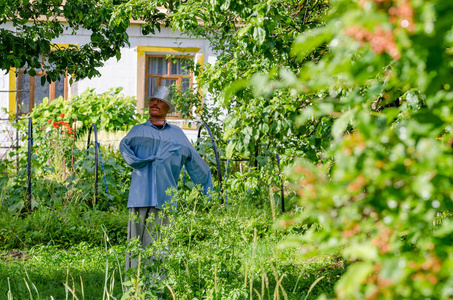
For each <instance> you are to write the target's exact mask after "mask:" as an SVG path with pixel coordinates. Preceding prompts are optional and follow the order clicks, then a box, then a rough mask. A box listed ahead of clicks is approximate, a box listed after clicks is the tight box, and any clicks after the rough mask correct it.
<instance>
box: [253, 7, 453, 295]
mask: <svg viewBox="0 0 453 300" xmlns="http://www.w3.org/2000/svg"><path fill="white" fill-rule="evenodd" d="M331 6H332V10H331V11H330V13H329V15H328V17H327V18H326V19H325V22H326V25H325V26H323V27H320V28H315V29H311V30H309V31H307V32H305V33H304V34H302V35H301V36H299V37H298V38H297V40H296V41H295V43H294V45H293V48H292V55H294V56H295V57H298V58H299V59H301V61H303V62H304V64H303V65H302V67H301V69H300V71H299V72H298V73H294V74H292V75H288V76H289V77H292V78H294V80H293V81H292V82H284V83H283V84H282V82H281V80H279V79H278V78H277V79H276V78H274V76H273V74H269V75H268V76H265V77H264V76H263V77H262V79H261V80H259V81H255V82H254V81H253V79H252V80H250V84H251V85H254V86H255V91H256V93H257V94H258V95H261V96H263V97H266V94H263V86H265V87H267V88H275V87H277V88H278V87H280V88H282V89H283V90H287V89H293V90H294V91H296V93H295V94H294V97H295V99H297V98H298V97H300V96H299V95H305V94H307V93H308V94H319V95H320V98H319V99H316V100H312V101H311V102H310V105H308V106H307V107H306V108H305V109H304V111H303V113H302V114H301V116H300V117H299V118H297V120H294V121H297V123H298V124H299V125H300V126H306V124H312V120H314V119H319V118H324V117H334V118H335V120H334V122H333V124H332V128H331V135H332V138H333V140H332V144H331V146H330V147H329V148H328V149H326V150H328V151H326V152H325V153H324V154H323V155H325V158H326V161H327V163H325V164H319V165H316V166H315V165H313V164H312V163H311V162H310V161H307V160H300V161H299V162H298V163H296V164H295V166H294V167H292V168H290V169H289V170H288V173H287V174H288V176H290V177H291V178H292V181H293V182H294V188H295V189H296V190H297V191H298V193H299V195H300V199H301V200H300V203H301V205H302V206H303V209H304V212H303V214H302V215H300V216H299V218H302V220H304V219H305V218H307V217H309V218H315V219H316V221H317V222H318V224H319V225H320V226H321V227H322V230H315V229H314V228H313V229H311V230H309V231H307V232H305V233H304V234H303V235H301V236H299V237H297V238H295V239H293V240H292V242H291V243H292V244H293V243H295V244H296V245H299V247H302V248H301V250H302V254H303V255H304V256H305V257H311V256H315V255H320V254H321V253H330V252H332V251H337V250H338V249H341V254H342V256H343V257H344V258H345V259H347V260H349V261H351V262H354V263H353V264H351V265H350V266H349V267H348V270H347V272H346V273H345V274H344V275H343V276H342V279H341V280H340V282H339V283H338V284H337V286H336V294H337V297H338V298H339V299H363V298H369V299H375V298H399V299H414V298H426V297H429V298H437V299H448V298H450V297H451V296H452V294H451V288H450V286H451V280H452V277H451V274H450V272H449V271H448V270H449V269H450V268H451V265H452V260H451V256H450V255H449V253H450V252H451V250H452V249H451V243H450V241H449V239H448V238H447V236H448V235H449V234H451V232H452V230H453V226H452V222H451V214H450V213H449V211H451V208H452V204H453V203H452V197H451V189H452V186H451V177H452V175H453V174H452V172H451V170H452V164H453V160H452V155H451V154H452V148H451V139H452V132H451V122H452V119H453V117H452V114H451V111H452V102H451V99H452V93H451V91H450V88H451V86H452V78H451V76H450V74H451V71H452V70H451V68H452V64H451V62H452V56H451V46H452V41H451V34H452V29H451V23H450V22H449V20H450V19H451V17H452V14H451V11H452V8H453V7H452V4H451V3H449V2H448V3H447V2H445V1H431V2H425V1H371V0H370V1H343V0H338V1H332V4H331ZM326 46H327V49H326V50H327V52H326V53H325V55H324V56H323V57H321V58H320V59H319V61H316V62H315V61H309V60H308V61H306V57H307V55H311V54H312V53H313V52H314V51H319V49H320V48H319V47H321V48H325V47H326ZM282 70H283V71H284V72H287V69H285V68H283V69H282ZM281 72H282V71H281ZM265 89H266V88H264V90H265ZM267 97H269V96H267ZM441 212H444V213H442V214H440V213H441ZM437 215H440V217H436V216H437ZM285 224H286V223H285Z"/></svg>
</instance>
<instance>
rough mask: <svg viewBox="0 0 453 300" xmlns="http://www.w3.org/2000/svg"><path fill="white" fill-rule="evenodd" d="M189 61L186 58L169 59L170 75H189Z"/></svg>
mask: <svg viewBox="0 0 453 300" xmlns="http://www.w3.org/2000/svg"><path fill="white" fill-rule="evenodd" d="M189 65H190V62H189V59H188V58H173V59H171V65H170V66H171V74H175V75H189V74H190V70H189Z"/></svg>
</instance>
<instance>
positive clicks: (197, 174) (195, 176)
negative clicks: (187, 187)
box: [185, 147, 213, 198]
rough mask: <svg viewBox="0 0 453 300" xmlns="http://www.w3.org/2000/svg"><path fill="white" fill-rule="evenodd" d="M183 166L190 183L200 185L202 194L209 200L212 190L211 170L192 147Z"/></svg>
mask: <svg viewBox="0 0 453 300" xmlns="http://www.w3.org/2000/svg"><path fill="white" fill-rule="evenodd" d="M185 166H186V170H187V173H189V175H190V178H192V181H193V182H194V183H195V184H200V185H201V186H202V187H203V193H204V194H205V195H206V196H209V198H211V193H210V191H211V190H212V189H213V186H212V175H211V169H210V168H209V166H208V164H207V163H206V162H205V161H204V160H203V159H202V158H201V156H200V155H199V154H198V153H197V151H195V149H194V148H193V147H192V149H191V151H190V155H189V157H188V158H187V160H186V163H185Z"/></svg>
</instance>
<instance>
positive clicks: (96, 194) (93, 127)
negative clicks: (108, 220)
mask: <svg viewBox="0 0 453 300" xmlns="http://www.w3.org/2000/svg"><path fill="white" fill-rule="evenodd" d="M92 129H94V206H96V204H97V199H98V131H97V129H96V124H94V123H93V124H91V126H90V128H89V130H88V142H87V149H88V148H90V137H91V131H92Z"/></svg>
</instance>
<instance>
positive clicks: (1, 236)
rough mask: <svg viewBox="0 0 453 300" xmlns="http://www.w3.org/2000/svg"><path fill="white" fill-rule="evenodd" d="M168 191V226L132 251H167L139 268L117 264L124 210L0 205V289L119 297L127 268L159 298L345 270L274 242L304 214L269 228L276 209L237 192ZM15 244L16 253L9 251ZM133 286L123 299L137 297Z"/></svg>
mask: <svg viewBox="0 0 453 300" xmlns="http://www.w3.org/2000/svg"><path fill="white" fill-rule="evenodd" d="M244 197H245V195H244ZM175 199H177V200H178V209H176V210H175V209H172V210H171V211H170V212H169V218H170V223H171V226H169V227H164V228H163V229H162V232H161V233H162V235H161V238H162V239H163V243H154V244H153V246H152V247H150V248H148V249H145V250H143V249H136V250H135V253H137V254H138V253H141V257H150V256H152V255H155V254H156V253H163V252H162V251H166V250H168V247H169V249H170V251H167V253H168V255H166V258H165V259H164V260H161V261H159V262H158V263H157V262H156V263H153V264H150V265H145V266H144V270H143V271H142V272H141V274H140V276H139V278H135V277H136V275H135V273H133V272H130V273H129V274H125V270H124V266H125V253H126V241H125V240H126V226H127V211H126V210H122V209H119V210H114V209H110V210H107V211H99V210H92V209H90V208H87V207H82V206H78V205H75V204H71V205H67V206H55V207H54V208H49V207H46V206H40V207H38V208H36V209H35V210H34V211H33V213H31V214H29V215H22V216H19V215H18V216H12V215H9V214H8V212H7V211H6V210H3V211H2V212H1V213H0V221H1V223H2V224H3V229H0V245H1V247H2V248H0V251H2V252H1V253H2V254H1V256H0V298H1V299H7V294H8V292H10V293H11V295H12V296H13V299H51V298H50V297H51V296H52V297H53V299H55V300H56V299H108V296H107V294H106V293H105V290H106V289H107V290H108V292H109V295H111V296H113V297H114V298H116V299H121V298H122V295H123V293H124V290H123V287H122V282H124V281H126V278H128V280H127V281H128V282H129V283H131V284H132V283H133V282H134V280H136V279H137V280H138V281H141V282H144V283H147V284H146V287H147V290H148V291H149V292H151V293H154V294H155V293H156V292H159V291H160V292H162V291H163V292H164V293H163V294H160V295H159V297H162V298H163V299H173V295H174V298H175V299H213V300H214V299H215V300H219V299H228V300H232V299H263V300H264V299H268V300H270V299H274V298H275V297H277V295H278V297H279V299H285V300H286V299H288V300H296V299H316V298H317V297H318V296H319V295H321V294H324V295H326V296H327V297H334V295H335V294H334V285H335V283H336V282H337V281H338V279H339V277H340V276H341V274H342V273H343V272H344V271H345V268H344V266H343V261H342V260H341V259H339V258H338V257H337V256H335V255H332V256H324V257H316V258H312V259H309V260H307V259H304V258H303V257H302V256H301V255H300V253H299V252H300V248H298V247H292V248H291V247H288V246H283V247H281V244H282V242H283V241H285V239H287V238H288V237H289V236H294V235H296V236H297V235H298V234H300V233H302V232H304V231H305V230H306V229H307V228H308V227H307V224H294V225H293V226H291V227H287V228H278V227H276V226H275V225H274V224H275V221H274V217H277V218H278V217H279V213H278V211H277V212H276V210H275V209H272V208H271V207H270V206H269V205H268V203H259V202H254V201H255V200H253V199H251V198H241V195H237V197H236V198H233V197H232V198H231V199H229V203H228V205H227V206H226V207H225V206H222V205H219V203H218V201H206V199H204V198H203V196H201V195H200V194H199V193H198V192H197V190H196V189H188V190H186V191H184V190H180V191H179V192H178V194H177V195H175ZM63 225H64V226H63ZM107 236H108V237H107ZM106 244H107V245H106ZM112 244H113V245H112ZM44 245H45V246H44ZM130 246H131V247H132V246H133V245H130ZM15 253H16V254H17V253H20V254H21V255H16V256H21V257H20V258H18V257H12V254H15ZM156 270H166V272H165V273H166V276H167V278H166V279H165V280H163V281H162V282H160V283H159V284H157V286H154V287H151V286H150V285H149V284H148V283H149V282H150V274H152V272H155V271H156ZM120 272H121V276H120ZM121 278H122V279H121ZM8 279H9V280H8ZM138 281H135V282H138ZM131 290H132V289H131ZM73 294H74V296H73ZM172 294H173V295H172ZM139 295H140V293H138V294H136V295H135V296H136V297H135V298H131V299H142V298H139V297H138V296H139ZM141 295H143V293H142V294H141ZM250 295H252V298H251V296H250ZM73 297H74V298H73ZM114 298H110V299H114ZM151 299H154V298H152V297H151Z"/></svg>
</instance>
